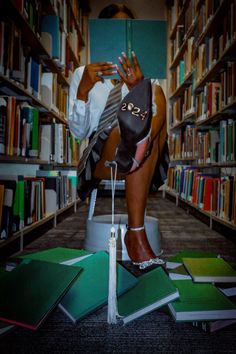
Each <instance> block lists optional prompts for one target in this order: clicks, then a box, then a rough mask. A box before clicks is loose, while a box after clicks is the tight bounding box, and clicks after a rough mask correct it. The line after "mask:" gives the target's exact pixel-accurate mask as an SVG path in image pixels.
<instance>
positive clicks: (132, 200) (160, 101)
mask: <svg viewBox="0 0 236 354" xmlns="http://www.w3.org/2000/svg"><path fill="white" fill-rule="evenodd" d="M156 104H157V107H158V108H159V110H158V115H157V116H156V117H154V118H153V120H152V149H151V153H150V155H149V156H148V158H146V160H144V162H143V163H142V165H141V166H140V167H139V168H138V169H137V170H135V171H134V172H133V173H131V174H128V175H127V176H125V177H124V176H123V177H122V176H120V177H121V178H123V179H124V178H125V191H126V203H127V212H128V226H129V227H131V228H136V227H141V226H143V225H144V217H145V210H146V204H147V198H148V193H149V190H150V184H151V181H152V177H153V173H154V169H155V166H156V162H157V160H158V157H159V156H160V153H161V151H162V148H163V146H164V142H165V140H166V122H165V98H164V95H163V93H162V91H159V92H158V95H157V96H156ZM119 141H120V135H119V129H118V128H117V127H116V128H114V129H113V131H112V132H111V134H110V135H109V137H108V139H107V141H106V142H105V145H104V148H103V155H102V158H101V160H100V161H99V162H98V163H97V165H96V169H95V177H97V178H101V179H110V169H109V168H107V167H105V165H104V163H105V161H112V160H113V159H114V156H115V151H116V148H117V146H118V144H119ZM125 243H126V247H127V252H128V254H129V257H130V258H131V260H132V261H134V262H142V261H145V260H149V259H150V258H154V257H155V254H154V252H153V250H152V249H151V247H150V244H149V242H148V239H147V236H146V232H145V230H140V231H132V230H128V231H127V233H126V236H125Z"/></svg>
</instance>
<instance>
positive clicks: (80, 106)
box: [69, 63, 116, 140]
mask: <svg viewBox="0 0 236 354" xmlns="http://www.w3.org/2000/svg"><path fill="white" fill-rule="evenodd" d="M98 72H99V73H100V74H101V75H102V76H110V75H113V74H114V65H112V64H111V63H95V64H88V65H86V66H85V67H80V68H78V69H76V70H75V72H74V73H73V76H72V81H71V86H70V92H69V128H70V131H71V133H72V134H73V135H74V136H75V137H76V138H78V139H80V140H82V139H84V138H86V137H89V136H90V135H91V133H92V132H93V131H94V130H95V129H96V127H97V123H98V120H99V117H98V116H97V114H98V113H97V110H96V109H94V102H91V99H90V95H89V93H90V91H91V90H92V89H93V87H94V85H95V84H96V83H97V82H100V81H103V78H102V77H101V76H98V75H97V74H98ZM115 73H116V71H115Z"/></svg>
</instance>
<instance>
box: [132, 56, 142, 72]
mask: <svg viewBox="0 0 236 354" xmlns="http://www.w3.org/2000/svg"><path fill="white" fill-rule="evenodd" d="M132 60H133V63H134V68H135V70H140V71H141V68H140V66H139V62H138V59H137V57H136V55H135V52H132Z"/></svg>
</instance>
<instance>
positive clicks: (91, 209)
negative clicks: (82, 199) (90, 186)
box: [88, 189, 98, 220]
mask: <svg viewBox="0 0 236 354" xmlns="http://www.w3.org/2000/svg"><path fill="white" fill-rule="evenodd" d="M97 192H98V190H97V189H94V190H93V191H92V193H91V196H90V203H89V212H88V220H91V219H92V217H93V214H94V210H95V205H96V200H97Z"/></svg>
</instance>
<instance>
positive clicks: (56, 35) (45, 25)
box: [41, 15, 61, 60]
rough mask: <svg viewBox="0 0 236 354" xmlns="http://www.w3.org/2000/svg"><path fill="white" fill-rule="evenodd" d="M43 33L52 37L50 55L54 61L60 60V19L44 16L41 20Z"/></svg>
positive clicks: (53, 16)
mask: <svg viewBox="0 0 236 354" xmlns="http://www.w3.org/2000/svg"><path fill="white" fill-rule="evenodd" d="M41 32H46V33H49V34H50V35H51V37H52V52H51V53H49V54H50V56H51V57H52V58H53V59H56V60H59V59H60V52H61V49H60V46H61V42H60V18H59V16H57V15H44V16H42V20H41Z"/></svg>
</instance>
